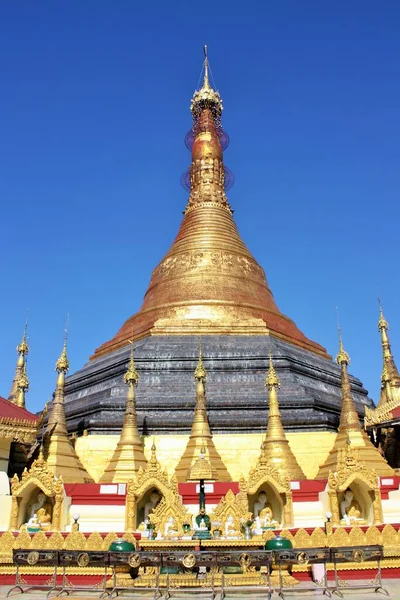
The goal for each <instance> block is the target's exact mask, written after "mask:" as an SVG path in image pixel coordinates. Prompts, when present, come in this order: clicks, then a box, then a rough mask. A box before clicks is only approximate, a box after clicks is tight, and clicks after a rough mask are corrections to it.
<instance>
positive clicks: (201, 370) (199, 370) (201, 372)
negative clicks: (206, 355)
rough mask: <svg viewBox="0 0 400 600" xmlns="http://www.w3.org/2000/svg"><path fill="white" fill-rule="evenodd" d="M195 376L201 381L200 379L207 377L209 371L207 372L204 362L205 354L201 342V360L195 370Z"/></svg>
mask: <svg viewBox="0 0 400 600" xmlns="http://www.w3.org/2000/svg"><path fill="white" fill-rule="evenodd" d="M194 378H195V379H197V380H198V381H200V379H203V380H205V379H206V378H207V372H206V370H205V367H204V364H203V355H202V350H201V344H200V348H199V362H198V363H197V367H196V369H195V371H194Z"/></svg>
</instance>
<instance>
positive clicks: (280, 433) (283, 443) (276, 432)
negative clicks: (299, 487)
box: [259, 353, 306, 480]
mask: <svg viewBox="0 0 400 600" xmlns="http://www.w3.org/2000/svg"><path fill="white" fill-rule="evenodd" d="M265 387H266V388H267V389H268V393H269V413H268V425H267V433H266V436H265V440H264V441H263V443H262V446H261V454H260V458H259V463H261V464H271V465H272V466H274V467H275V468H276V469H278V471H279V472H280V473H282V474H283V475H287V476H288V477H289V478H290V479H291V480H298V479H306V476H305V475H304V473H303V471H302V469H301V468H300V466H299V464H298V462H297V460H296V457H295V456H294V454H293V452H292V451H291V449H290V446H289V442H288V441H287V439H286V436H285V432H284V429H283V425H282V420H281V414H280V411H279V402H278V388H279V379H278V376H277V374H276V371H275V369H274V365H273V362H272V355H271V353H270V355H269V368H268V374H267V376H266V378H265Z"/></svg>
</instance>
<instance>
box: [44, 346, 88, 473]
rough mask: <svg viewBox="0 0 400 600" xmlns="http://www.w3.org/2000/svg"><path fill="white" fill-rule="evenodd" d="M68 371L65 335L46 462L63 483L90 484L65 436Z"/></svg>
mask: <svg viewBox="0 0 400 600" xmlns="http://www.w3.org/2000/svg"><path fill="white" fill-rule="evenodd" d="M68 369H69V361H68V356H67V336H65V340H64V346H63V349H62V352H61V355H60V358H59V359H58V360H57V362H56V371H57V372H58V376H57V384H56V389H55V392H54V397H53V402H52V404H51V408H50V412H49V419H48V422H47V436H48V439H47V442H46V448H45V459H46V462H47V465H48V467H49V469H50V470H51V471H53V473H54V474H55V475H57V476H58V477H59V476H60V475H61V476H62V478H63V481H64V482H65V483H92V482H93V479H92V478H91V477H90V475H89V474H88V473H87V471H86V470H85V469H84V468H83V466H82V464H81V461H80V460H79V458H78V455H77V454H76V452H75V449H74V447H73V445H72V443H71V440H70V439H69V437H68V431H67V422H66V418H65V407H64V386H65V374H66V373H67V371H68Z"/></svg>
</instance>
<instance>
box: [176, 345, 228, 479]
mask: <svg viewBox="0 0 400 600" xmlns="http://www.w3.org/2000/svg"><path fill="white" fill-rule="evenodd" d="M194 378H195V381H196V405H195V409H194V417H193V423H192V431H191V433H190V437H189V441H188V443H187V446H186V448H185V451H184V453H183V455H182V457H181V459H180V461H179V463H178V465H177V467H176V469H175V476H176V478H177V480H178V481H179V482H183V481H188V478H190V479H192V475H193V471H192V468H193V467H194V464H195V463H196V462H197V461H198V460H199V455H203V456H205V455H206V454H208V461H209V464H210V469H211V472H212V477H211V479H214V480H215V481H231V476H230V475H229V473H228V471H227V468H226V467H225V465H224V463H223V462H222V459H221V457H220V455H219V453H218V452H217V449H216V448H215V445H214V441H213V436H212V433H211V430H210V425H209V423H208V416H207V404H206V392H205V389H204V383H205V379H206V370H205V367H204V364H203V352H202V346H201V342H200V345H199V359H198V363H197V366H196V368H195V371H194Z"/></svg>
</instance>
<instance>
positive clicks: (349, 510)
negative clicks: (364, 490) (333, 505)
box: [340, 488, 366, 527]
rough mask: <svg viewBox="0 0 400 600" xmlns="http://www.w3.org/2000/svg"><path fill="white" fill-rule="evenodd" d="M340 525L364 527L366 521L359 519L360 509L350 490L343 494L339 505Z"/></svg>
mask: <svg viewBox="0 0 400 600" xmlns="http://www.w3.org/2000/svg"><path fill="white" fill-rule="evenodd" d="M340 514H341V517H342V520H341V521H340V523H341V525H346V526H348V527H349V526H350V525H365V524H366V521H365V519H363V518H362V517H361V508H360V505H359V503H358V502H357V500H355V499H354V494H353V492H352V491H351V489H350V488H349V489H347V490H346V491H345V493H344V497H343V500H342V501H341V503H340Z"/></svg>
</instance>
